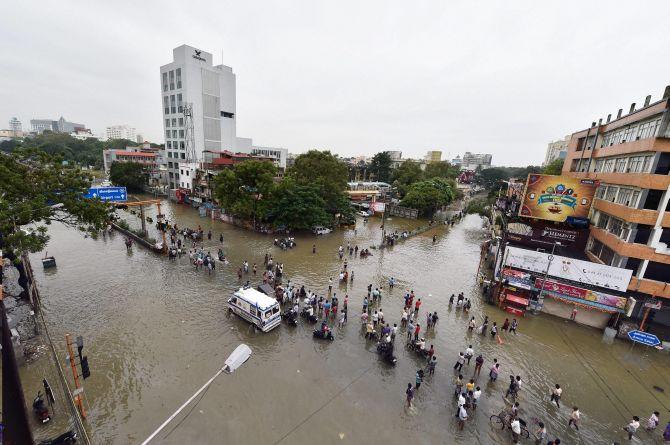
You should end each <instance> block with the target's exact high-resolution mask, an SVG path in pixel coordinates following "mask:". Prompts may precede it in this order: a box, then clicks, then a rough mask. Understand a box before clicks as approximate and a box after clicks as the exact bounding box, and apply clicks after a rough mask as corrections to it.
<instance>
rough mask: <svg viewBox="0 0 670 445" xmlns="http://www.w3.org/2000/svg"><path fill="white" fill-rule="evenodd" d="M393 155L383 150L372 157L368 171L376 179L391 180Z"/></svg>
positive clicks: (381, 180)
mask: <svg viewBox="0 0 670 445" xmlns="http://www.w3.org/2000/svg"><path fill="white" fill-rule="evenodd" d="M391 163H392V161H391V155H390V154H389V152H388V151H382V152H379V153H377V154H376V155H374V156H373V157H372V160H371V161H370V167H369V168H368V171H369V172H370V173H372V174H373V175H374V176H375V181H380V182H388V183H390V182H391Z"/></svg>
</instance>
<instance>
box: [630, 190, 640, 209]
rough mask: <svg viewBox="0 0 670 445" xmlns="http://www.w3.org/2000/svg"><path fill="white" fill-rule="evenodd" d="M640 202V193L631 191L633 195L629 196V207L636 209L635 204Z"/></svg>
mask: <svg viewBox="0 0 670 445" xmlns="http://www.w3.org/2000/svg"><path fill="white" fill-rule="evenodd" d="M639 200H640V191H639V190H633V193H632V194H631V196H630V202H629V203H628V206H629V207H633V208H637V203H638V201H639Z"/></svg>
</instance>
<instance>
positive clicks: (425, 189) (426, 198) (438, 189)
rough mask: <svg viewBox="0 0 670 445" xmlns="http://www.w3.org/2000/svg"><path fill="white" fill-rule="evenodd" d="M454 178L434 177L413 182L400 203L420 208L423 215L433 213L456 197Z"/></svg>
mask: <svg viewBox="0 0 670 445" xmlns="http://www.w3.org/2000/svg"><path fill="white" fill-rule="evenodd" d="M456 195H457V192H456V186H455V183H454V182H453V180H451V181H450V180H447V179H442V178H434V179H429V180H426V181H420V182H416V183H414V184H412V185H411V186H410V187H409V190H408V191H407V194H406V195H405V197H404V198H403V199H402V201H401V202H400V205H402V206H405V207H410V208H413V209H417V210H419V212H420V213H421V214H422V215H431V214H432V213H433V212H434V211H435V210H437V209H438V208H439V207H441V206H443V205H447V204H449V203H450V202H452V201H453V200H454V198H455V197H456Z"/></svg>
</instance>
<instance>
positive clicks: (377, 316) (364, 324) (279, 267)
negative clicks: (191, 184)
mask: <svg viewBox="0 0 670 445" xmlns="http://www.w3.org/2000/svg"><path fill="white" fill-rule="evenodd" d="M168 233H169V235H170V247H169V249H168V253H169V257H170V259H172V260H174V259H176V258H177V257H181V256H182V255H183V254H184V253H185V252H184V249H185V246H187V245H188V244H190V249H189V251H188V255H189V258H190V261H191V262H192V264H193V265H194V266H195V268H196V269H200V268H204V269H207V270H208V272H209V273H210V274H211V273H212V272H213V270H214V269H215V268H216V259H218V260H219V261H221V262H223V263H224V264H229V262H228V260H227V258H226V256H225V254H224V252H223V250H222V249H221V248H219V249H218V252H217V257H216V258H215V257H213V256H212V255H211V253H210V252H209V251H205V249H204V246H203V244H202V241H203V240H204V239H205V237H207V239H208V240H211V239H212V233H211V231H208V232H207V233H206V234H205V232H204V230H203V229H202V228H201V227H200V226H198V228H197V229H195V230H193V229H189V228H184V229H180V228H178V227H177V225H174V226H172V227H169V228H168ZM402 236H403V234H397V233H395V234H393V235H390V238H389V239H387V243H389V244H390V243H393V242H395V240H396V239H398V238H399V237H402ZM291 241H292V242H294V241H293V239H291ZM433 241H434V242H435V240H433ZM219 242H220V243H223V234H221V235H219ZM199 243H200V244H199ZM127 244H128V243H127ZM275 244H277V242H275ZM128 248H129V247H128ZM312 253H314V254H315V253H316V245H313V247H312ZM337 254H338V256H339V258H340V260H341V261H342V267H341V271H340V273H339V276H338V278H339V282H340V283H341V284H342V283H344V284H346V283H348V282H353V280H354V272H353V270H350V269H349V263H348V260H347V259H346V258H345V255H346V254H348V255H349V256H350V257H356V256H359V255H360V257H361V258H363V257H365V256H368V255H370V254H369V251H368V250H367V249H359V247H358V246H357V245H356V246H351V245H350V244H348V245H347V246H346V248H345V247H344V246H339V248H338V250H337ZM263 266H264V267H263V269H264V271H263V274H262V280H263V283H264V284H269V285H271V286H272V287H273V288H274V289H275V291H276V296H277V297H278V299H280V301H281V302H283V303H284V304H287V305H288V308H289V309H288V310H290V311H293V312H294V313H295V315H296V317H297V316H298V315H301V316H302V317H303V318H305V319H308V320H310V321H312V322H313V323H318V322H319V320H320V328H319V329H320V330H321V332H322V333H323V334H324V335H325V334H328V333H329V332H331V331H332V327H331V325H334V324H337V325H338V327H340V328H342V327H344V326H345V325H346V324H347V322H348V313H349V295H348V294H345V295H344V297H343V298H342V299H341V300H340V298H338V296H337V293H336V292H335V291H334V288H333V279H332V278H329V279H328V289H327V292H326V293H325V294H324V295H317V293H316V292H312V291H311V290H307V289H305V286H300V287H297V286H296V285H295V284H292V283H291V281H290V280H288V282H287V283H286V286H283V285H282V276H283V273H284V265H283V264H282V263H279V262H276V261H275V260H274V258H273V256H272V255H271V254H269V253H266V254H265V257H264V261H263ZM257 272H258V268H257V265H256V263H254V264H253V266H252V267H250V266H249V263H248V262H247V261H246V260H245V261H244V262H243V263H242V265H241V266H240V267H239V268H238V270H237V275H238V279H243V278H244V277H245V276H247V275H249V274H252V275H253V276H254V277H256V275H257ZM247 283H248V280H247ZM387 284H388V290H389V292H390V291H392V290H393V289H394V287H395V285H396V280H395V278H394V277H390V278H388V282H387ZM383 298H384V295H383V292H382V289H381V287H374V286H373V284H368V286H367V294H364V296H363V301H362V310H361V313H360V317H359V318H360V321H361V332H362V335H364V337H365V338H366V339H367V340H372V341H376V342H378V343H379V344H386V345H390V346H391V351H392V350H393V349H392V348H393V346H392V345H394V344H395V342H396V341H397V338H398V337H400V336H401V335H404V338H405V345H406V348H407V349H408V350H409V351H413V352H414V353H416V354H418V355H419V356H420V357H421V358H422V359H424V360H425V362H424V363H425V365H424V366H421V367H420V368H419V369H417V370H416V373H415V375H414V378H413V383H412V382H409V383H408V384H407V388H406V390H405V402H406V406H407V407H408V408H409V407H412V406H413V404H414V399H415V396H416V394H417V391H419V389H420V387H421V384H422V383H423V382H424V380H425V379H427V378H433V376H434V374H435V369H436V366H437V363H438V357H437V354H436V351H435V347H434V345H433V344H430V345H428V344H427V342H426V336H425V334H426V333H427V332H430V331H434V330H435V329H436V326H437V325H438V323H439V320H440V318H439V316H438V314H437V311H430V310H425V309H424V312H423V313H422V312H421V310H422V307H423V305H424V301H422V298H420V297H418V296H416V295H415V292H414V291H413V290H410V291H409V292H405V293H404V296H403V300H404V305H403V309H402V312H401V313H400V314H399V320H397V321H395V320H393V321H392V320H388V317H387V316H386V314H385V313H384V311H383V308H382V300H383ZM424 300H425V301H427V302H432V301H433V297H432V295H430V294H428V295H426V296H425V299H424ZM448 306H449V308H450V309H451V308H454V309H455V310H462V311H463V313H469V312H470V310H471V308H472V302H471V301H470V299H468V298H466V297H465V295H464V293H463V292H461V293H459V294H458V295H456V294H452V295H451V296H450V297H449V299H448ZM467 320H468V321H467V325H466V329H467V331H470V332H474V333H477V334H480V335H482V336H490V338H491V339H492V340H495V341H497V342H499V343H501V342H502V341H503V340H502V338H501V333H506V334H512V333H514V334H515V335H516V334H517V330H518V329H519V322H518V320H517V319H516V318H512V319H511V320H510V319H509V318H505V319H504V321H503V322H502V325H501V326H498V322H497V321H491V320H489V317H488V316H484V317H483V318H482V319H481V321H480V322H478V321H477V319H476V317H475V316H471V317H469V318H467ZM403 331H404V332H403ZM487 360H490V366H489V365H487V366H486V369H488V374H487V380H488V382H487V385H489V387H495V386H497V385H498V383H497V381H498V377H499V376H500V373H501V372H502V363H501V362H500V361H499V360H498V358H497V357H489V358H485V357H484V354H483V353H477V352H475V350H474V348H473V345H472V344H468V345H467V347H464V348H463V350H462V351H460V352H459V354H458V355H457V356H456V357H455V360H454V365H453V401H454V402H453V403H454V409H455V410H454V417H455V419H456V425H457V428H458V429H459V430H463V429H464V428H465V425H466V424H467V423H468V421H470V420H471V419H473V417H474V416H475V415H476V412H477V407H478V405H479V403H480V400H481V397H482V384H481V383H479V380H480V374H481V372H482V369H484V366H485V363H486V361H487ZM470 370H471V371H470ZM523 386H524V383H523V378H522V376H520V375H513V374H510V375H509V383H508V384H507V386H506V388H505V389H504V390H503V389H502V388H501V396H502V399H503V400H504V401H505V408H504V409H503V410H502V411H501V412H499V413H497V414H494V415H493V416H491V417H492V418H494V417H495V418H497V419H500V420H501V422H502V424H503V429H506V430H509V432H510V434H511V436H512V441H513V442H514V443H518V442H519V440H520V439H521V437H522V433H523V432H525V433H526V434H527V435H528V436H530V437H531V438H532V439H533V440H534V443H535V444H536V445H544V444H545V443H546V444H548V445H559V444H561V440H560V439H559V438H555V439H553V440H551V441H549V442H547V440H548V437H549V435H548V431H547V426H546V424H545V423H544V422H543V421H542V420H540V419H538V418H536V417H530V419H529V420H526V419H524V418H523V417H522V416H523V412H524V408H523V406H522V401H521V394H522V388H523ZM562 397H563V388H562V387H561V385H560V384H559V383H556V384H554V386H553V387H551V388H548V389H547V400H548V401H549V402H550V403H552V404H555V406H556V408H557V409H560V407H561V400H562ZM547 415H551V416H556V415H557V413H547ZM659 416H660V414H659V412H658V411H654V412H653V413H652V414H651V415H650V416H649V418H648V419H647V420H646V423H645V426H644V428H645V429H646V430H647V431H649V432H653V431H654V430H656V429H657V428H658V426H659V422H660V421H659ZM640 422H641V420H640V418H639V417H638V416H633V417H632V418H631V420H630V422H629V423H628V424H626V425H625V426H623V430H624V432H625V435H626V436H627V437H628V439H632V438H633V437H634V436H635V435H636V434H637V432H638V430H639V428H640ZM580 423H581V412H580V410H579V408H578V407H577V406H573V407H572V410H571V412H570V415H569V417H568V418H567V419H566V424H567V426H568V427H569V428H573V429H574V430H575V431H579V428H580ZM663 438H664V439H665V440H666V441H670V422H669V423H668V425H667V426H666V428H665V431H664V432H663Z"/></svg>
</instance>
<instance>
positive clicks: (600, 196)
mask: <svg viewBox="0 0 670 445" xmlns="http://www.w3.org/2000/svg"><path fill="white" fill-rule="evenodd" d="M605 191H607V186H606V185H605V184H600V186H598V188H597V189H596V198H598V199H603V198H605Z"/></svg>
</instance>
